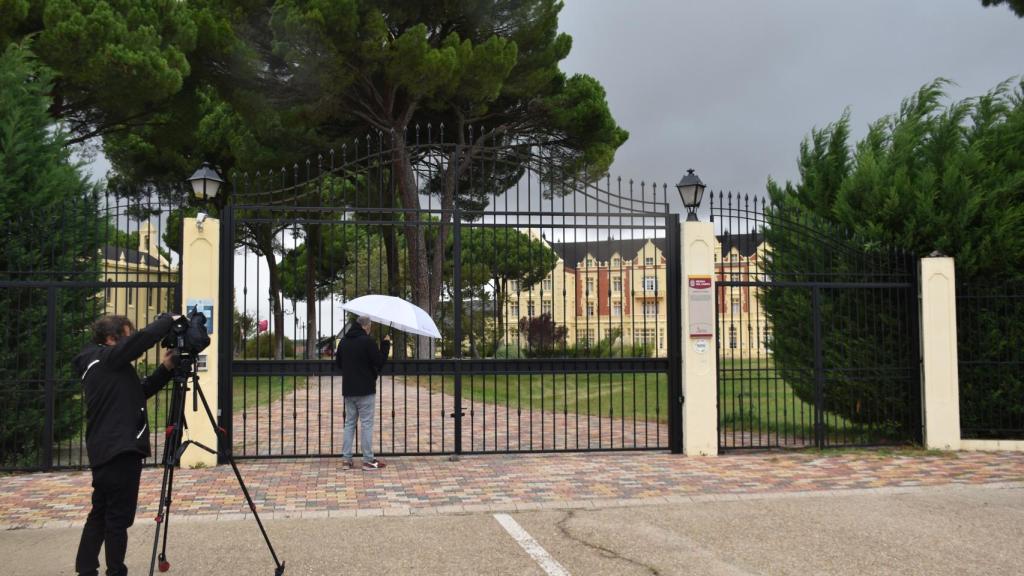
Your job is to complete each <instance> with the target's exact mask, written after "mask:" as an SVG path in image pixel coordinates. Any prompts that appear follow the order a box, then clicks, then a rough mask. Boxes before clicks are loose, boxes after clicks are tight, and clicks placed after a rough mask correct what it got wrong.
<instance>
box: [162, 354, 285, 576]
mask: <svg viewBox="0 0 1024 576" xmlns="http://www.w3.org/2000/svg"><path fill="white" fill-rule="evenodd" d="M178 361H179V362H178V366H177V367H176V368H175V369H174V389H173V391H172V394H171V412H170V417H169V418H168V421H169V422H171V423H170V424H169V425H168V426H167V432H166V437H165V440H164V442H165V444H164V457H163V467H164V476H163V481H162V482H161V484H160V504H159V506H158V507H157V513H156V534H155V535H154V536H153V555H152V557H151V559H150V562H149V575H150V576H153V569H154V567H155V566H157V560H158V559H159V569H160V571H161V572H167V571H168V570H170V569H171V564H170V562H168V561H167V533H168V531H169V529H170V515H171V494H172V492H173V484H174V468H175V466H177V464H178V462H179V461H180V459H181V455H182V454H184V453H185V449H186V448H188V447H189V446H190V445H193V446H195V447H197V448H200V449H202V450H205V451H207V452H209V453H210V454H217V450H214V449H213V448H210V447H209V446H206V445H204V444H202V443H200V442H196V441H195V440H192V439H191V438H189V439H187V440H185V441H184V442H182V438H183V437H184V432H185V430H186V429H187V428H188V423H187V422H186V421H185V393H186V392H188V390H189V387H188V383H189V379H191V380H192V388H191V389H192V390H193V394H192V410H193V411H194V412H195V411H198V410H199V406H198V402H199V401H200V400H201V401H202V403H203V409H204V410H205V411H206V416H207V418H209V419H210V425H211V426H213V429H214V430H215V431H216V432H217V436H218V438H219V439H220V442H221V445H222V446H224V449H223V453H224V456H225V457H226V458H227V461H228V463H229V464H231V469H232V470H234V472H235V478H237V479H238V485H239V486H240V487H241V488H242V494H244V495H245V500H246V502H248V503H249V510H251V511H252V515H253V517H254V518H255V519H256V524H258V525H259V527H260V532H261V533H262V534H263V540H264V541H266V543H267V548H268V549H269V550H270V555H271V556H272V557H273V558H274V564H275V565H276V567H275V569H274V576H281V575H282V574H284V562H281V561H279V560H278V559H277V553H276V552H274V546H273V545H272V544H271V543H270V537H269V536H267V531H266V529H265V528H264V527H263V522H262V521H261V520H260V515H259V514H258V513H257V512H256V505H255V504H253V501H252V497H251V496H250V495H249V490H248V488H246V487H245V482H244V481H243V480H242V474H241V473H240V472H239V471H238V466H237V465H236V464H235V459H234V457H233V456H232V455H231V446H229V445H227V444H226V443H227V442H228V439H227V437H226V436H227V433H226V431H225V430H224V429H223V428H221V427H220V426H218V425H217V421H216V419H214V417H213V412H212V411H211V410H210V405H209V404H208V403H207V402H206V396H205V395H204V394H203V390H202V388H200V387H199V375H198V374H197V373H196V366H195V355H194V354H186V353H181V354H180V355H179V356H178ZM161 528H163V545H162V546H160V554H159V556H157V546H158V545H159V544H160V531H161Z"/></svg>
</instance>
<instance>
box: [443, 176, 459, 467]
mask: <svg viewBox="0 0 1024 576" xmlns="http://www.w3.org/2000/svg"><path fill="white" fill-rule="evenodd" d="M456 180H458V177H456ZM443 218H444V217H443V216H442V219H443ZM452 220H453V227H452V236H453V242H452V284H453V285H454V290H455V301H454V303H453V304H454V311H453V316H454V319H453V324H454V328H455V348H454V350H453V357H454V359H455V406H454V408H453V409H454V411H455V453H456V454H461V453H462V362H461V361H460V360H461V358H462V214H461V212H460V211H459V209H458V208H456V209H455V213H454V214H453V215H452Z"/></svg>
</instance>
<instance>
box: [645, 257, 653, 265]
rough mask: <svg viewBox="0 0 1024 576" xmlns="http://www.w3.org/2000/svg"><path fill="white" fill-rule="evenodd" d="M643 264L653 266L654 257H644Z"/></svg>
mask: <svg viewBox="0 0 1024 576" xmlns="http://www.w3.org/2000/svg"><path fill="white" fill-rule="evenodd" d="M644 266H654V257H653V256H647V257H646V258H644Z"/></svg>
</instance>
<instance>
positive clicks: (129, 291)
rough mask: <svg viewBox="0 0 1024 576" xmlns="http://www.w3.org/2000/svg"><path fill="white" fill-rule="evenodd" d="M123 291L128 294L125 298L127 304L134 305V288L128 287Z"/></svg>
mask: <svg viewBox="0 0 1024 576" xmlns="http://www.w3.org/2000/svg"><path fill="white" fill-rule="evenodd" d="M125 292H126V293H127V294H128V296H127V298H128V305H129V306H134V305H135V289H134V288H128V289H127V290H125Z"/></svg>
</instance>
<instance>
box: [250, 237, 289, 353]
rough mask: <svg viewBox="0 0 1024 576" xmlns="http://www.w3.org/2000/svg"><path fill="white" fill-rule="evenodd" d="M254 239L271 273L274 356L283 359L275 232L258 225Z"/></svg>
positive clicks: (281, 316)
mask: <svg viewBox="0 0 1024 576" xmlns="http://www.w3.org/2000/svg"><path fill="white" fill-rule="evenodd" d="M253 239H254V240H255V242H256V248H257V250H258V251H259V253H260V254H261V255H262V256H263V258H264V259H266V261H267V270H268V271H269V273H270V274H269V275H270V286H269V288H268V290H267V293H268V296H269V299H270V302H271V311H272V312H273V315H274V324H273V326H271V327H270V333H271V334H272V335H273V340H274V344H273V355H274V358H275V359H277V360H281V359H283V358H284V309H283V308H282V307H281V274H280V272H279V271H278V268H277V260H276V259H275V258H274V233H273V231H272V230H270V228H269V226H266V225H258V226H257V227H256V229H255V230H253ZM257 337H258V336H257Z"/></svg>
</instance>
